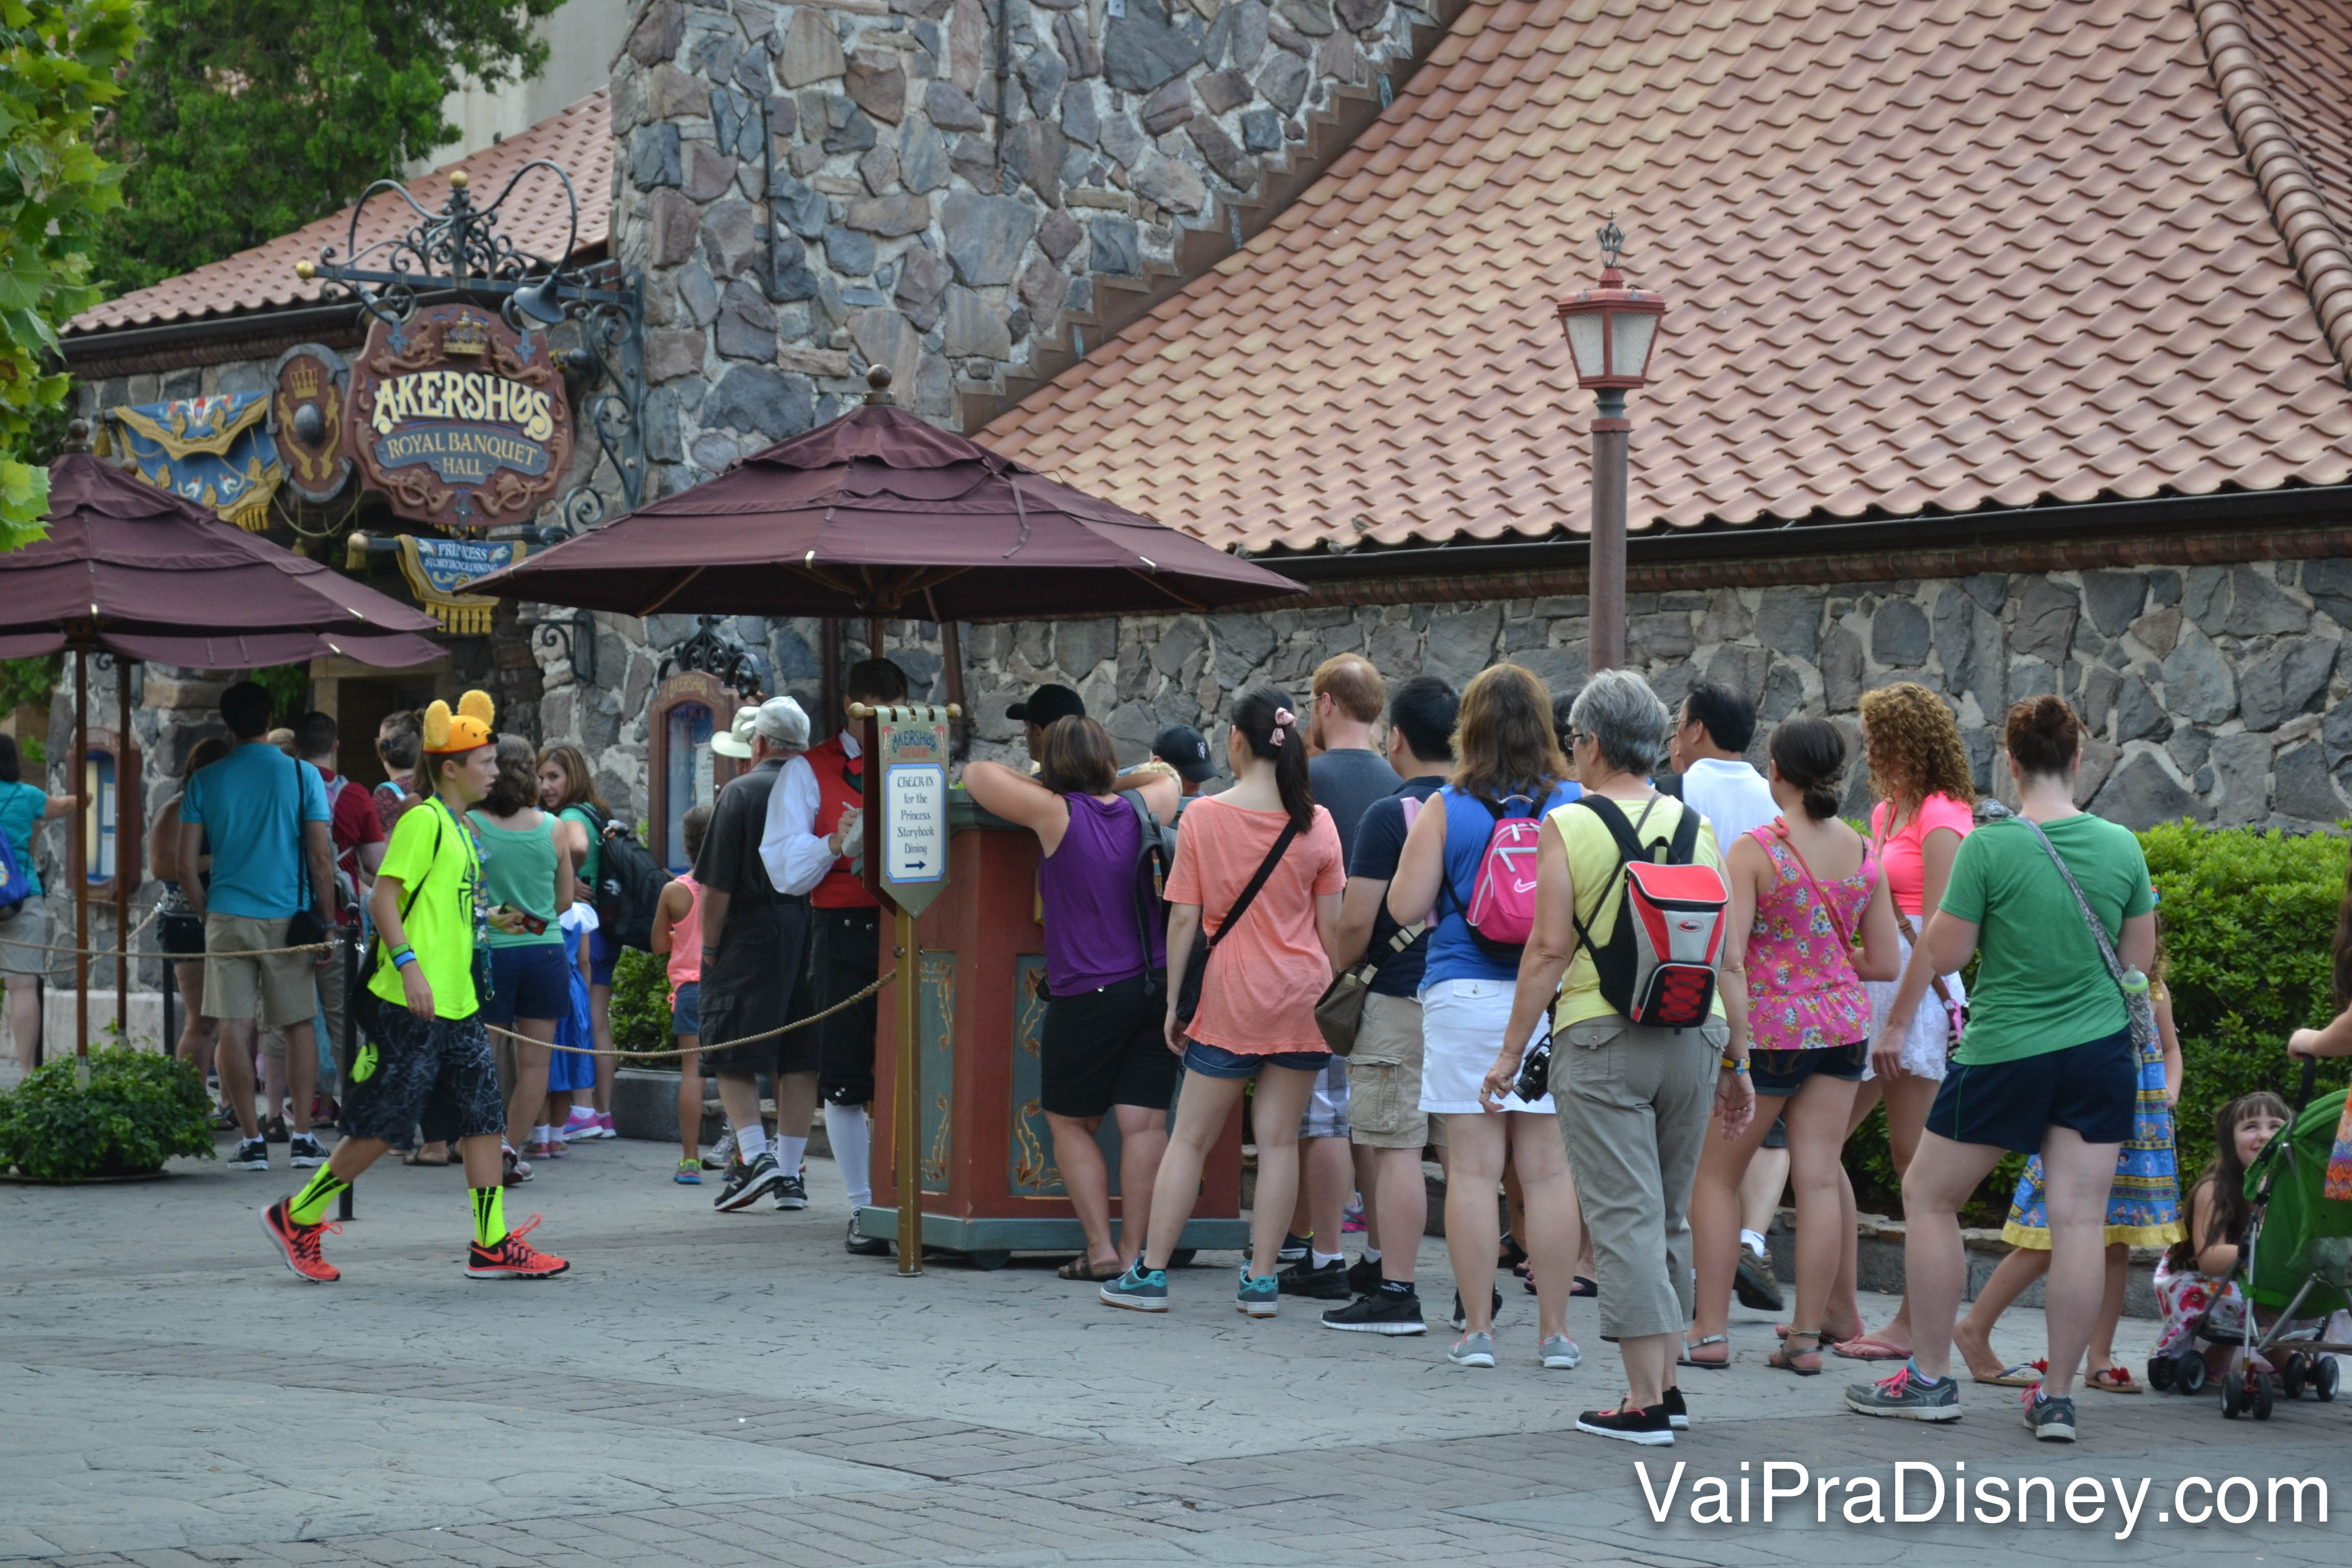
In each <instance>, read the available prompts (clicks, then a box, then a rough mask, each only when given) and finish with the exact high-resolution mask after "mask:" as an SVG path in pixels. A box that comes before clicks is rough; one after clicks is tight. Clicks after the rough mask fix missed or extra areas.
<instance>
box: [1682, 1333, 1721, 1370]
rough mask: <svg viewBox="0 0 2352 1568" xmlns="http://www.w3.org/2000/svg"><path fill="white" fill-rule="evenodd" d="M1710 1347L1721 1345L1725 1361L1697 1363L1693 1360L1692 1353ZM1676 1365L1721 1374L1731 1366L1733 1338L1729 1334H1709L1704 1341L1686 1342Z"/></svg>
mask: <svg viewBox="0 0 2352 1568" xmlns="http://www.w3.org/2000/svg"><path fill="white" fill-rule="evenodd" d="M1709 1345H1721V1346H1722V1347H1723V1359H1722V1360H1721V1361H1696V1360H1694V1359H1693V1358H1692V1356H1691V1352H1693V1351H1703V1350H1705V1349H1706V1347H1707V1346H1709ZM1730 1364H1731V1336H1730V1335H1729V1334H1709V1335H1707V1336H1706V1338H1705V1339H1703V1340H1687V1341H1685V1342H1684V1343H1683V1353H1682V1354H1681V1355H1680V1356H1679V1357H1677V1358H1676V1360H1675V1365H1677V1366H1696V1367H1704V1368H1706V1370H1707V1371H1709V1372H1721V1371H1722V1370H1723V1369H1724V1368H1725V1367H1727V1366H1729V1365H1730Z"/></svg>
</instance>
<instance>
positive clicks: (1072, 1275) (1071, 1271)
mask: <svg viewBox="0 0 2352 1568" xmlns="http://www.w3.org/2000/svg"><path fill="white" fill-rule="evenodd" d="M1054 1272H1055V1274H1056V1275H1058V1276H1060V1277H1061V1278H1062V1279H1087V1280H1102V1279H1118V1277H1119V1276H1120V1275H1122V1274H1124V1273H1126V1272H1127V1270H1126V1269H1124V1268H1116V1267H1114V1268H1111V1269H1110V1270H1109V1271H1108V1272H1105V1271H1104V1270H1103V1269H1101V1268H1097V1267H1096V1266H1095V1265H1094V1264H1093V1263H1091V1262H1089V1261H1088V1260H1087V1259H1086V1258H1071V1259H1070V1260H1069V1261H1068V1262H1067V1263H1065V1264H1063V1265H1062V1266H1061V1268H1057V1269H1055V1271H1054Z"/></svg>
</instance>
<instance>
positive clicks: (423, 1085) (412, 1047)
mask: <svg viewBox="0 0 2352 1568" xmlns="http://www.w3.org/2000/svg"><path fill="white" fill-rule="evenodd" d="M373 1002H374V1005H373V1007H372V1008H371V1009H370V1012H371V1013H372V1014H373V1016H372V1017H371V1018H370V1019H369V1020H368V1029H367V1037H366V1038H365V1040H364V1041H363V1042H362V1045H361V1047H360V1054H359V1059H358V1060H357V1061H355V1062H353V1063H352V1070H351V1075H350V1087H349V1089H348V1092H346V1093H345V1095H344V1096H343V1116H342V1122H341V1126H342V1130H343V1131H344V1132H345V1133H347V1134H348V1135H350V1136H352V1137H353V1138H381V1139H382V1140H383V1141H384V1142H387V1143H405V1142H408V1134H409V1132H410V1131H411V1130H412V1129H414V1128H415V1127H417V1126H418V1125H419V1124H420V1123H421V1124H422V1125H423V1127H424V1129H425V1142H429V1143H437V1142H446V1140H448V1139H452V1138H483V1137H497V1136H499V1135H500V1134H502V1133H504V1132H505V1131H506V1130H507V1108H506V1101H505V1100H504V1099H503V1098H502V1097H501V1096H500V1095H499V1065H498V1062H497V1060H496V1058H493V1057H492V1056H491V1054H490V1037H489V1035H488V1032H487V1031H485V1030H484V1029H483V1027H482V1018H481V1015H480V1014H478V1013H475V1014H469V1015H467V1016H465V1017H463V1018H420V1017H418V1016H416V1015H415V1014H414V1013H411V1012H410V1011H409V1010H408V1009H407V1008H405V1007H404V1006H402V1005H400V1004H398V1003H396V1002H386V1001H384V1000H383V998H382V997H373Z"/></svg>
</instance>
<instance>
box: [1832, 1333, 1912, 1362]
mask: <svg viewBox="0 0 2352 1568" xmlns="http://www.w3.org/2000/svg"><path fill="white" fill-rule="evenodd" d="M1830 1353H1831V1354H1832V1355H1841V1356H1843V1357H1845V1359H1846V1360H1848V1361H1909V1360H1910V1359H1911V1352H1909V1351H1904V1350H1896V1349H1895V1347H1894V1346H1893V1345H1890V1344H1888V1343H1887V1342H1885V1340H1881V1339H1874V1338H1872V1337H1871V1336H1870V1335H1868V1334H1864V1335H1863V1337H1862V1338H1860V1339H1858V1340H1846V1341H1843V1342H1840V1343H1838V1344H1833V1345H1832V1346H1831V1347H1830Z"/></svg>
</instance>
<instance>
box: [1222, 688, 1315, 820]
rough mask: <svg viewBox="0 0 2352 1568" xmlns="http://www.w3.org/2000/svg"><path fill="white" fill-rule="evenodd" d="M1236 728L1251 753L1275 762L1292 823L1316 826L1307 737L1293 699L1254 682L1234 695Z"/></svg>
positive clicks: (1277, 782) (1276, 778) (1278, 786)
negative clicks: (1293, 710) (1299, 727)
mask: <svg viewBox="0 0 2352 1568" xmlns="http://www.w3.org/2000/svg"><path fill="white" fill-rule="evenodd" d="M1234 729H1236V730H1238V731H1241V735H1242V739H1243V740H1244V741H1245V742H1248V743H1249V750H1250V755H1251V756H1253V757H1263V758H1265V760H1266V761H1267V762H1270V763H1273V764H1274V784H1275V788H1276V789H1277V790H1279V791H1280V792H1281V794H1282V809H1283V812H1284V813H1285V815H1286V816H1288V817H1289V818H1290V825H1291V826H1293V827H1296V828H1297V829H1298V831H1299V832H1301V833H1305V832H1306V831H1307V830H1308V829H1309V828H1311V827H1313V826H1315V792H1314V790H1313V788H1312V787H1311V786H1310V785H1309V784H1307V739H1306V737H1305V736H1303V735H1301V734H1300V733H1299V731H1298V716H1297V714H1296V713H1294V712H1292V711H1291V707H1290V699H1289V698H1287V697H1285V696H1284V695H1283V694H1282V693H1281V692H1279V691H1276V689H1274V688H1273V687H1271V686H1253V687H1251V688H1250V689H1248V690H1246V691H1244V692H1243V693H1242V694H1241V695H1240V696H1239V697H1236V698H1234Z"/></svg>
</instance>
